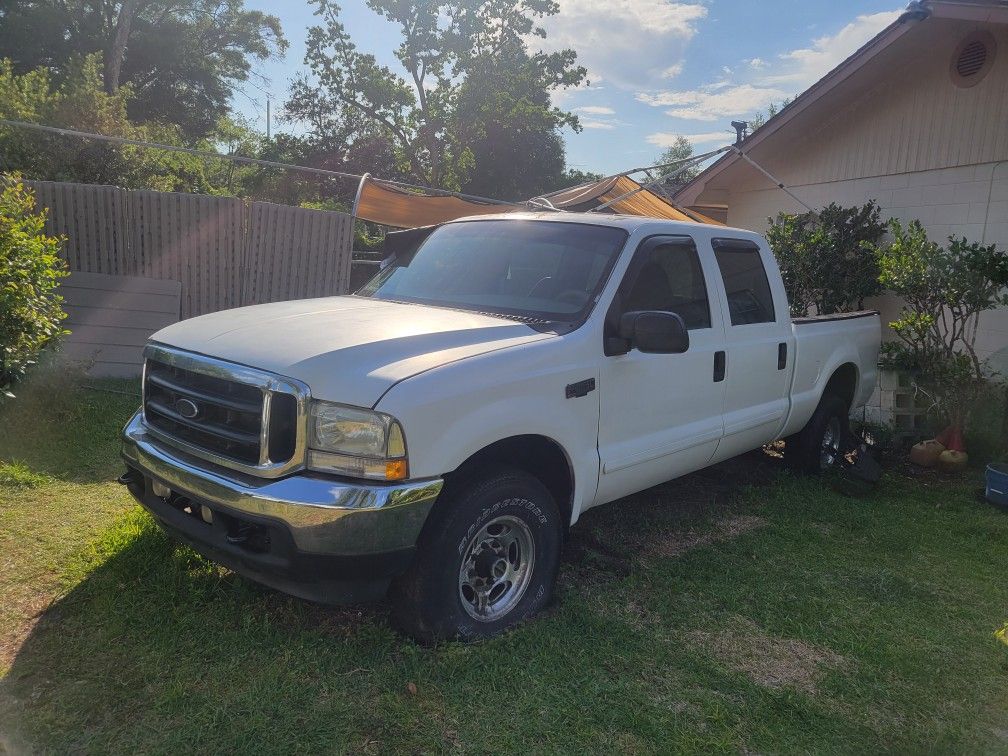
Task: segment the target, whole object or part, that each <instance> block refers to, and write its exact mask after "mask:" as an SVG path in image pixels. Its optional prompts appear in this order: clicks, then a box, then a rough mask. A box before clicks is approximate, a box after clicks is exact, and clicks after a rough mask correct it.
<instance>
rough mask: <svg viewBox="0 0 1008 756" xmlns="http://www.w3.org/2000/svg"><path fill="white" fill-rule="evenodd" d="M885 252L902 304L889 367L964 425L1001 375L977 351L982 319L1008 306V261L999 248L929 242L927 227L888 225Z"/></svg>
mask: <svg viewBox="0 0 1008 756" xmlns="http://www.w3.org/2000/svg"><path fill="white" fill-rule="evenodd" d="M889 228H890V233H891V235H892V241H891V242H890V243H889V244H886V245H884V246H883V247H882V248H881V249H880V250H879V255H878V266H879V281H880V282H881V283H882V285H883V286H885V287H886V288H888V289H889V290H891V291H892V292H893V294H895V295H896V296H897V297H899V298H901V299H902V300H903V307H902V309H901V310H900V314H899V317H898V318H897V319H896V320H895V321H893V322H892V323H890V324H889V325H890V327H891V328H892V329H893V331H894V332H895V334H896V337H897V339H898V341H895V342H892V343H889V344H885V345H884V347H883V362H884V364H885V365H886V366H888V367H892V368H896V369H900V370H904V371H906V372H908V373H910V374H911V375H912V376H913V378H914V381H915V383H916V385H917V387H918V389H919V390H921V391H922V392H923V393H924V394H926V395H927V396H929V397H930V398H931V400H932V403H933V409H934V410H935V412H936V413H937V414H939V415H941V416H942V417H944V418H945V419H947V420H948V421H949V422H951V423H952V424H954V425H957V426H962V425H964V424H965V422H966V421H967V419H968V415H969V414H970V413H971V412H972V411H973V409H974V408H975V407H977V406H978V404H979V403H978V400H979V399H980V397H981V395H982V394H983V392H984V391H985V390H986V389H987V388H988V386H989V382H990V381H991V379H992V378H994V376H992V375H991V372H990V371H989V370H988V368H987V366H986V364H985V362H984V361H983V360H981V359H980V358H979V356H978V355H977V352H976V337H977V329H978V326H979V323H980V314H981V313H982V312H985V311H986V310H991V309H994V308H995V307H1000V306H1004V305H1008V295H1006V294H1005V293H1004V292H1003V291H1002V284H1001V283H1000V281H999V279H998V278H997V276H998V271H1000V270H1003V269H1004V266H1005V265H1006V259H1008V256H1006V255H1005V253H1004V252H1001V251H999V250H998V249H997V247H996V246H995V245H993V244H990V245H983V244H979V243H977V242H970V241H968V240H967V239H965V238H957V237H953V236H950V237H949V238H948V241H949V243H948V246H945V247H943V246H941V245H939V244H936V243H934V242H932V241H930V240H929V239H928V238H927V233H926V232H925V231H924V228H923V226H921V224H920V222H918V221H912V222H911V223H909V224H908V225H907V226H905V227H904V226H903V225H902V224H901V223H899V221H896V220H893V221H890V224H889Z"/></svg>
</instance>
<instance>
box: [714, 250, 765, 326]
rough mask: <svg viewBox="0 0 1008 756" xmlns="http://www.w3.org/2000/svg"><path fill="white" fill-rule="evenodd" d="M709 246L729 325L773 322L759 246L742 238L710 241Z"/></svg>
mask: <svg viewBox="0 0 1008 756" xmlns="http://www.w3.org/2000/svg"><path fill="white" fill-rule="evenodd" d="M713 245H714V257H715V258H716V259H717V264H718V268H720V269H721V278H722V280H723V281H724V287H725V294H726V295H727V298H728V313H729V315H730V316H731V324H732V325H733V326H737V325H748V324H750V323H772V322H774V320H776V318H775V317H774V305H773V295H772V294H771V293H770V281H769V280H768V279H767V274H766V269H765V268H764V267H763V259H762V257H761V256H760V251H759V247H757V246H756V245H755V244H753V243H752V242H750V241H745V240H743V239H714V240H713Z"/></svg>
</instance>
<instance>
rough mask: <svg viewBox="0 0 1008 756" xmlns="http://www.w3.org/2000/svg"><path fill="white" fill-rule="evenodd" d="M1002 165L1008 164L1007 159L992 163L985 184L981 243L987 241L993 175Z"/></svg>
mask: <svg viewBox="0 0 1008 756" xmlns="http://www.w3.org/2000/svg"><path fill="white" fill-rule="evenodd" d="M1002 165H1008V160H1001V161H999V162H997V163H994V168H993V169H992V170H991V177H990V182H989V183H988V184H987V209H986V210H984V224H983V233H982V234H980V243H981V244H986V243H987V221H988V220H990V206H991V196H992V195H993V194H994V177H995V176H997V169H998V168H999V167H1001V166H1002Z"/></svg>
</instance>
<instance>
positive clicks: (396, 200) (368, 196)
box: [354, 176, 523, 228]
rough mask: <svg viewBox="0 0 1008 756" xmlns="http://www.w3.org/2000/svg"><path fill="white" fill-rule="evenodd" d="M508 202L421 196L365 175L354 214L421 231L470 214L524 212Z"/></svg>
mask: <svg viewBox="0 0 1008 756" xmlns="http://www.w3.org/2000/svg"><path fill="white" fill-rule="evenodd" d="M521 209H523V208H521V207H519V206H518V205H512V204H509V203H506V202H501V203H491V202H479V201H478V200H476V199H472V198H466V199H463V198H462V197H456V196H445V195H434V194H418V193H416V192H414V191H411V190H409V189H403V188H401V187H399V186H396V185H395V184H390V183H387V182H385V181H382V180H380V179H375V178H371V177H370V176H365V177H364V178H363V179H361V185H360V188H359V189H358V190H357V201H356V203H355V204H354V215H355V216H356V217H358V218H361V219H363V220H369V221H373V222H375V223H381V224H382V225H385V226H394V227H395V228H417V227H418V226H434V225H437V224H439V223H446V222H447V221H450V220H455V219H456V218H464V217H465V216H467V215H487V214H490V213H506V212H508V211H509V210H521Z"/></svg>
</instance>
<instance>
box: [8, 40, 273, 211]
mask: <svg viewBox="0 0 1008 756" xmlns="http://www.w3.org/2000/svg"><path fill="white" fill-rule="evenodd" d="M131 95H132V85H129V84H124V85H122V86H120V87H119V88H118V89H117V90H116V91H115V92H114V93H113V94H108V93H106V92H105V89H104V86H103V84H102V62H101V56H100V55H98V54H95V55H90V56H88V57H87V58H84V59H83V60H82V61H81V64H80V65H79V66H78V67H77V69H76V70H74V71H73V72H72V73H71V74H70V75H69V76H68V77H66V78H65V79H64V81H63V82H62V84H60V85H57V84H56V83H55V82H54V80H53V78H52V77H51V76H50V73H49V71H48V70H47V69H44V68H43V69H36V70H34V71H30V72H28V73H27V74H24V75H21V76H18V75H16V74H15V73H14V69H13V65H12V63H11V62H10V61H9V60H5V59H0V118H5V119H11V120H20V121H30V122H35V123H45V124H51V125H54V126H63V127H66V128H72V129H78V130H81V131H90V132H96V133H99V134H107V135H109V136H117V137H125V138H127V139H135V140H140V141H152V142H161V143H167V144H172V145H181V144H184V143H185V140H184V139H183V137H182V135H181V134H180V133H179V130H178V129H177V128H175V127H172V126H162V125H159V124H149V123H148V124H137V123H134V122H132V121H131V120H130V119H129V117H128V116H127V108H128V104H129V100H130V96H131ZM218 131H219V134H220V138H221V140H222V142H223V143H224V144H226V145H228V146H229V147H230V148H231V149H233V150H234V151H237V152H243V153H245V154H248V153H249V152H252V153H253V154H254V152H255V150H256V149H257V148H258V138H257V137H256V136H255V135H253V134H251V132H249V131H248V130H247V129H245V128H243V127H242V126H241V125H240V124H234V123H230V122H227V121H222V122H220V123H219V124H218ZM196 146H197V147H202V148H204V149H210V150H213V149H217V145H216V144H213V143H211V142H209V141H203V142H198V143H196ZM0 169H5V170H16V171H19V172H21V173H23V174H24V176H25V178H29V179H40V180H50V181H75V182H80V183H87V184H113V185H117V186H123V187H126V188H129V189H155V190H160V191H188V192H199V193H204V194H228V193H240V191H241V187H242V184H243V182H244V181H245V180H247V177H248V176H250V175H251V174H253V172H254V169H251V168H239V169H235V168H234V166H233V165H231V164H229V163H225V162H224V161H216V160H209V161H208V160H205V159H203V158H200V157H196V156H192V155H186V154H183V153H173V152H165V151H163V150H157V149H148V148H142V147H133V146H128V145H127V146H120V145H114V144H109V143H107V142H99V141H92V140H88V139H79V138H76V137H62V136H57V135H51V134H42V133H38V132H34V131H28V130H24V129H18V128H11V127H4V126H0ZM236 171H237V172H236Z"/></svg>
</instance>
